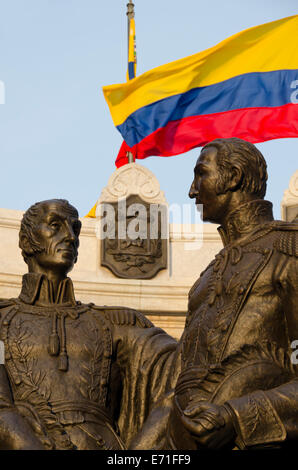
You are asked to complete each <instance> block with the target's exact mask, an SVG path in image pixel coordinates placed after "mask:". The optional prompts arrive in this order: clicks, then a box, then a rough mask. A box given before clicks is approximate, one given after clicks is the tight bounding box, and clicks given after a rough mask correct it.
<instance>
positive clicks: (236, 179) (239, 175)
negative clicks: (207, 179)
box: [229, 165, 243, 191]
mask: <svg viewBox="0 0 298 470" xmlns="http://www.w3.org/2000/svg"><path fill="white" fill-rule="evenodd" d="M242 180H243V172H242V170H241V168H239V167H238V166H236V165H234V166H233V167H232V168H231V175H230V181H229V189H230V191H236V190H237V189H239V187H240V185H241V183H242Z"/></svg>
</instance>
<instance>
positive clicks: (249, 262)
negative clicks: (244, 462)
mask: <svg viewBox="0 0 298 470" xmlns="http://www.w3.org/2000/svg"><path fill="white" fill-rule="evenodd" d="M266 180H267V171H266V162H265V160H264V158H263V156H262V154H261V153H260V152H259V151H258V150H257V148H256V147H255V146H254V145H252V144H249V143H247V142H245V141H242V140H240V139H235V138H231V139H217V140H215V141H213V142H211V143H210V144H208V145H207V146H205V147H204V148H203V149H202V151H201V154H200V156H199V159H198V161H197V163H196V166H195V169H194V180H193V183H192V185H191V188H190V192H189V196H190V197H191V198H194V199H195V201H196V203H197V204H203V220H205V221H209V222H213V223H216V224H220V227H219V229H218V230H219V233H220V235H221V238H222V241H223V245H224V247H223V249H222V250H221V251H220V252H219V253H218V254H217V255H216V257H215V259H214V260H213V261H211V263H210V264H209V266H207V268H206V269H205V271H204V272H202V273H201V275H200V277H199V279H198V280H197V281H196V283H195V284H194V286H193V287H192V289H191V290H190V292H189V309H188V315H187V320H186V326H185V331H184V333H183V336H182V339H181V342H180V345H179V351H180V352H179V354H180V355H181V364H182V365H181V373H180V376H179V378H178V382H177V385H176V388H175V399H174V404H173V409H172V412H171V416H170V420H169V424H168V433H167V442H166V443H165V444H164V447H165V448H171V449H204V448H208V449H219V448H230V449H231V448H240V449H250V448H258V447H260V448H266V447H267V446H273V447H277V448H280V447H284V446H290V445H291V444H294V445H296V444H297V439H298V378H297V377H298V371H297V366H296V365H295V364H294V363H293V361H292V360H291V358H293V356H292V353H293V349H292V347H291V344H292V342H293V341H295V340H297V339H298V273H297V256H298V235H297V230H298V225H297V224H296V223H286V222H281V221H275V220H273V216H272V205H271V203H270V202H268V201H264V200H263V198H264V195H265V191H266ZM296 349H297V344H296ZM294 362H295V361H294Z"/></svg>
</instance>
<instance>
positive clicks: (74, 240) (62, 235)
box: [34, 201, 81, 274]
mask: <svg viewBox="0 0 298 470" xmlns="http://www.w3.org/2000/svg"><path fill="white" fill-rule="evenodd" d="M80 225H81V223H80V221H79V220H78V218H77V217H75V216H74V214H73V213H72V212H71V211H70V210H69V209H68V208H67V207H66V206H65V205H64V204H62V203H59V202H51V201H47V202H45V203H43V204H42V206H41V208H40V215H39V217H38V220H37V223H36V227H35V230H34V237H35V238H36V240H37V241H38V242H39V243H40V245H41V248H42V249H43V251H42V252H41V253H35V254H34V259H35V262H36V263H37V265H38V266H39V267H40V268H42V270H47V269H48V270H55V271H58V272H59V271H60V272H61V273H65V274H66V273H67V272H69V271H70V270H71V269H72V268H73V265H74V263H75V261H76V258H77V255H78V246H79V233H80Z"/></svg>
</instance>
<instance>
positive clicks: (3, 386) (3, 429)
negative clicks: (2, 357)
mask: <svg viewBox="0 0 298 470" xmlns="http://www.w3.org/2000/svg"><path fill="white" fill-rule="evenodd" d="M0 449H1V450H43V449H44V447H43V445H42V444H41V442H40V441H39V439H38V438H37V437H36V436H35V434H34V432H33V430H32V428H31V427H30V425H29V424H28V423H27V422H26V421H25V419H24V418H23V417H22V416H21V415H20V414H19V413H18V411H17V409H16V408H15V406H14V405H13V400H12V396H11V391H10V386H9V381H8V377H7V374H6V370H5V366H4V365H0Z"/></svg>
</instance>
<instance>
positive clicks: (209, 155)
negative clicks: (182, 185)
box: [189, 146, 225, 223]
mask: <svg viewBox="0 0 298 470" xmlns="http://www.w3.org/2000/svg"><path fill="white" fill-rule="evenodd" d="M218 177H219V168H218V165H217V149H216V148H215V147H212V146H210V147H207V148H206V149H203V150H202V152H201V154H200V156H199V158H198V160H197V163H196V166H195V168H194V179H193V182H192V185H191V187H190V191H189V197H190V198H192V199H195V200H196V204H202V205H203V213H202V217H203V220H204V221H209V222H214V223H221V218H222V211H223V210H224V209H225V208H224V207H223V205H224V199H225V198H224V195H218V194H217V193H216V184H217V181H218Z"/></svg>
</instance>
